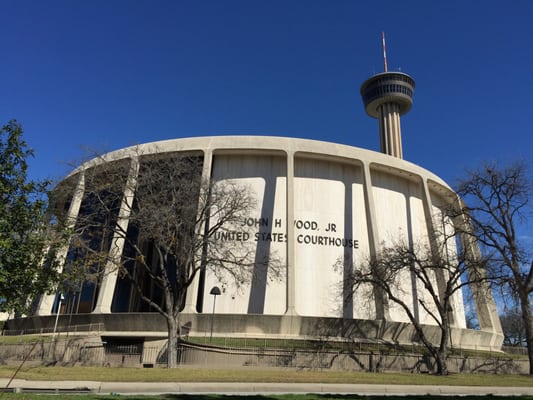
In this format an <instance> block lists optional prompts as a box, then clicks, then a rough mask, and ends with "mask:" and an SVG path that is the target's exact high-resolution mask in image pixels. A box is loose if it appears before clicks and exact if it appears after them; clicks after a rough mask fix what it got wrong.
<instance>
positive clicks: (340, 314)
mask: <svg viewBox="0 0 533 400" xmlns="http://www.w3.org/2000/svg"><path fill="white" fill-rule="evenodd" d="M176 154H194V155H195V156H196V157H197V158H198V159H199V160H200V162H201V168H202V176H203V177H204V178H208V179H211V180H216V181H217V182H224V181H228V182H232V183H238V184H240V185H245V186H246V187H247V188H249V190H250V191H251V193H252V195H253V196H254V198H255V199H256V200H257V201H256V204H255V206H254V208H253V209H251V210H250V213H249V215H247V216H245V217H244V218H243V220H242V223H240V224H238V225H236V226H234V227H232V229H230V230H228V231H225V233H224V234H222V233H221V236H219V238H218V239H219V240H221V241H227V242H228V244H229V245H235V244H236V243H237V244H238V245H239V246H243V248H246V249H247V250H249V249H252V250H253V251H254V252H255V254H270V255H275V257H276V259H277V260H279V261H280V262H281V264H282V265H283V273H282V274H281V275H280V276H276V277H270V276H268V274H269V272H268V269H267V270H261V271H263V272H260V273H257V274H253V275H252V277H251V279H250V280H249V281H246V282H243V283H242V284H240V285H236V284H233V283H232V282H231V279H221V276H220V275H218V274H215V273H212V272H210V270H209V269H208V270H207V271H206V273H205V274H204V275H203V276H201V277H200V276H198V278H197V279H196V280H195V282H194V283H193V285H191V286H190V287H189V290H188V292H187V297H186V301H185V304H184V308H183V316H182V322H184V323H185V322H187V323H189V326H190V328H191V334H197V335H202V334H206V332H209V330H210V329H212V328H213V324H215V331H214V334H215V335H221V336H245V337H250V336H253V337H282V338H323V337H328V338H336V339H338V340H386V341H394V342H399V343H412V342H413V341H416V333H415V332H414V330H413V328H412V326H411V324H410V323H409V319H408V318H407V316H406V315H405V313H404V312H403V310H401V308H400V307H398V306H395V305H394V304H393V303H389V304H384V303H383V302H382V301H379V299H377V298H375V297H373V296H372V294H371V291H368V290H366V291H365V290H360V291H356V292H355V293H350V292H349V289H348V288H345V287H343V285H344V282H345V280H344V277H345V276H346V273H347V271H349V270H350V269H351V268H358V266H360V265H362V264H363V263H364V262H365V260H368V259H369V258H370V257H372V256H374V255H376V254H377V253H378V252H379V248H380V246H383V245H386V244H391V243H393V242H394V240H397V239H398V238H403V239H405V240H408V241H409V243H412V244H415V243H416V244H421V245H424V244H428V243H429V241H430V240H432V239H433V238H434V237H435V235H438V234H439V232H441V231H442V229H441V224H442V221H441V219H440V217H439V215H442V214H443V208H444V207H445V206H446V205H447V204H449V202H450V199H454V198H455V193H454V192H453V190H452V189H451V188H450V187H449V186H448V185H447V184H446V183H445V182H444V181H443V180H442V179H440V178H439V177H437V176H436V175H434V174H432V173H431V172H429V171H427V170H425V169H423V168H421V167H419V166H417V165H414V164H412V163H410V162H407V161H404V160H402V159H400V158H398V157H391V156H389V155H386V154H382V153H378V152H374V151H369V150H364V149H360V148H356V147H350V146H346V145H340V144H334V143H327V142H320V141H313V140H304V139H292V138H284V137H260V136H218V137H199V138H188V139H176V140H168V141H161V142H154V143H148V144H144V145H140V146H136V147H132V148H125V149H122V150H118V151H115V152H112V153H109V154H106V155H105V156H104V157H102V158H99V159H97V160H93V161H90V162H88V163H86V164H84V165H82V166H80V167H79V168H78V169H77V170H76V171H74V172H73V173H72V174H71V175H70V176H69V177H67V178H66V180H68V181H70V182H74V184H73V185H70V187H71V188H73V189H72V193H71V195H69V196H67V197H68V198H69V200H68V202H66V203H65V210H66V212H67V213H68V215H69V217H70V218H71V219H72V220H76V219H78V218H79V216H80V215H81V214H80V213H83V212H84V211H83V210H84V209H85V208H86V204H87V202H90V199H89V198H88V193H87V192H86V191H85V190H84V176H85V175H86V174H87V172H88V171H90V170H91V169H92V168H95V167H96V166H97V165H98V164H99V163H103V162H105V163H123V164H124V163H125V164H126V165H128V166H130V168H129V170H130V171H135V169H134V168H132V166H134V165H137V164H138V162H139V159H138V158H139V155H142V156H154V155H157V157H159V158H165V157H166V155H169V156H170V155H176ZM125 179H126V180H127V179H130V180H131V179H135V173H133V174H132V173H130V174H129V175H128V177H125ZM124 187H125V190H124V193H123V199H124V200H123V201H126V199H130V200H131V198H132V197H133V198H134V197H135V193H134V192H132V190H131V189H130V188H131V186H129V185H125V186H124ZM58 188H61V184H60V185H59V186H58ZM115 208H116V210H117V211H116V213H117V215H116V216H115V217H113V218H111V220H112V223H113V224H126V225H127V224H128V215H127V211H125V209H124V207H121V205H119V204H117V205H116V207H115ZM228 232H229V233H228ZM116 244H117V245H116V246H113V247H110V248H109V251H113V252H117V254H118V255H120V253H121V252H124V251H125V250H124V243H120V242H117V243H116ZM451 250H452V251H453V249H451ZM63 256H64V258H65V259H67V258H68V257H69V255H68V251H66V252H65V254H64V255H63ZM215 286H216V287H219V288H220V289H221V294H220V295H218V296H216V297H215V296H212V295H210V294H209V293H210V290H211V289H212V288H213V287H215ZM400 289H401V292H402V296H403V299H404V301H406V302H407V303H408V304H410V305H411V306H412V308H413V310H414V313H415V314H416V315H417V318H418V320H419V321H420V322H421V323H422V324H423V325H424V326H425V329H426V330H427V331H428V332H429V337H430V338H431V337H433V338H434V340H435V341H437V340H438V330H437V328H436V322H435V321H434V320H433V319H432V318H431V316H430V315H428V313H427V312H426V311H424V310H423V309H422V308H421V307H419V300H420V299H421V298H422V299H423V297H424V296H427V293H425V291H424V288H423V287H421V286H420V284H419V283H418V282H416V280H415V279H413V277H412V276H410V275H409V274H406V275H405V277H404V278H403V279H402V287H401V288H400ZM474 290H475V289H474ZM133 293H134V292H133V291H132V290H131V287H130V286H128V284H127V283H125V282H124V280H123V279H121V277H120V276H119V274H118V272H117V270H116V269H112V268H110V269H109V271H107V273H105V274H103V277H102V278H101V279H100V280H97V281H95V282H94V281H93V282H86V283H84V284H83V286H82V287H79V288H77V290H76V291H75V292H74V293H70V294H64V296H66V298H63V299H62V300H61V303H60V299H59V297H58V295H55V296H54V295H44V296H43V297H42V299H41V300H40V303H39V305H38V308H37V309H36V312H35V315H33V316H31V317H30V318H28V319H26V324H28V323H29V324H33V326H34V327H38V326H44V325H46V324H48V325H49V324H50V323H51V322H50V321H51V320H52V319H53V318H54V317H55V314H56V312H57V310H58V309H60V312H61V314H63V315H61V319H60V320H61V321H63V322H64V323H66V321H67V315H68V318H69V323H71V324H84V323H92V322H99V323H102V324H103V326H104V330H105V335H107V336H113V335H116V336H127V335H129V336H137V337H145V338H148V337H156V336H164V335H165V334H166V327H165V325H164V323H163V322H162V321H161V320H158V314H157V313H154V312H153V310H148V309H145V308H143V307H142V302H139V300H138V299H136V298H135V295H134V294H133ZM347 294H348V296H347ZM474 298H475V299H476V304H475V305H476V311H477V315H478V320H479V323H480V329H479V330H472V329H467V327H466V321H465V308H464V304H463V298H462V295H461V293H460V292H458V293H457V295H455V296H454V301H453V306H452V310H451V312H452V314H453V321H454V322H453V326H452V341H453V342H454V343H455V344H460V345H461V346H462V347H472V348H478V349H479V348H486V349H495V348H498V347H499V346H500V345H501V341H502V339H503V336H502V334H501V327H500V325H499V321H498V317H497V313H496V308H495V305H494V301H493V299H492V297H491V295H490V294H488V293H487V294H485V295H483V296H474ZM215 300H216V309H215V307H214V305H215V304H214V301H215ZM213 318H214V319H213ZM46 321H48V322H46Z"/></svg>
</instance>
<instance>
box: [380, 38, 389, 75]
mask: <svg viewBox="0 0 533 400" xmlns="http://www.w3.org/2000/svg"><path fill="white" fill-rule="evenodd" d="M381 47H382V48H383V69H384V70H385V72H388V69H387V47H386V46H385V32H383V31H382V32H381Z"/></svg>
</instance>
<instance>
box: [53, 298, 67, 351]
mask: <svg viewBox="0 0 533 400" xmlns="http://www.w3.org/2000/svg"><path fill="white" fill-rule="evenodd" d="M63 300H65V298H64V297H63V295H62V294H60V295H59V303H58V305H57V312H56V322H55V324H54V333H53V335H52V338H53V339H54V341H55V338H56V330H57V321H58V319H59V314H60V313H61V302H62V301H63Z"/></svg>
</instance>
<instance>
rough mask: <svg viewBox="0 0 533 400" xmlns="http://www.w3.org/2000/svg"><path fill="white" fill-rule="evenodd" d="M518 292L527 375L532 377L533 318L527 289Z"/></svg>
mask: <svg viewBox="0 0 533 400" xmlns="http://www.w3.org/2000/svg"><path fill="white" fill-rule="evenodd" d="M521 289H522V290H520V303H521V304H520V306H521V308H522V319H523V320H524V328H525V331H526V345H527V357H528V359H529V375H533V316H532V315H531V301H530V300H529V293H528V290H527V288H521Z"/></svg>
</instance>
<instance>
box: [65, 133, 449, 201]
mask: <svg viewBox="0 0 533 400" xmlns="http://www.w3.org/2000/svg"><path fill="white" fill-rule="evenodd" d="M216 150H242V151H246V150H249V151H258V150H259V151H278V152H284V153H286V154H290V153H293V154H298V153H306V154H313V153H315V154H317V155H320V156H322V157H323V156H326V157H331V158H343V159H356V160H360V161H362V162H363V163H368V165H370V164H380V165H383V166H387V167H390V168H391V169H395V170H401V171H405V172H408V173H411V174H416V175H419V176H422V177H424V178H425V179H430V180H432V181H434V182H436V183H439V184H440V185H442V186H444V187H446V188H448V189H450V190H452V189H451V187H450V186H449V185H448V184H447V183H446V182H445V181H444V180H443V179H441V178H440V177H438V176H437V175H435V174H433V173H432V172H430V171H428V170H426V169H425V168H423V167H420V166H419V165H417V164H413V163H411V162H409V161H406V160H403V159H400V158H397V157H392V156H389V155H387V154H383V153H380V152H377V151H373V150H368V149H363V148H360V147H354V146H349V145H345V144H339V143H333V142H326V141H321V140H314V139H301V138H292V137H284V136H256V135H253V136H251V135H250V136H245V135H243V136H239V135H228V136H199V137H189V138H179V139H168V140H160V141H155V142H149V143H143V144H139V145H134V146H128V147H124V148H122V149H118V150H114V151H111V152H108V153H105V154H103V155H102V156H101V157H97V158H93V159H92V160H89V161H87V162H85V163H83V164H81V165H80V166H79V167H78V168H76V169H75V170H74V171H72V172H71V173H70V174H68V176H72V175H75V174H76V173H78V172H80V171H81V170H83V169H86V168H90V167H91V166H94V165H98V164H99V163H101V162H108V161H115V160H119V159H122V158H129V157H131V156H132V155H134V154H137V155H147V154H154V153H166V152H175V151H199V152H209V151H216ZM68 176H67V177H68ZM452 191H453V190H452Z"/></svg>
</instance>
